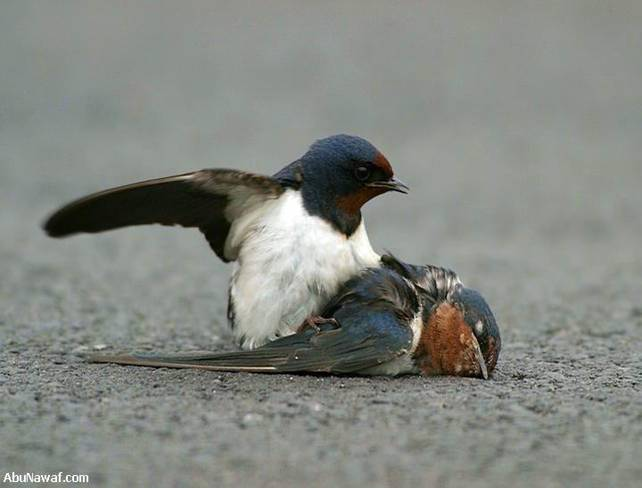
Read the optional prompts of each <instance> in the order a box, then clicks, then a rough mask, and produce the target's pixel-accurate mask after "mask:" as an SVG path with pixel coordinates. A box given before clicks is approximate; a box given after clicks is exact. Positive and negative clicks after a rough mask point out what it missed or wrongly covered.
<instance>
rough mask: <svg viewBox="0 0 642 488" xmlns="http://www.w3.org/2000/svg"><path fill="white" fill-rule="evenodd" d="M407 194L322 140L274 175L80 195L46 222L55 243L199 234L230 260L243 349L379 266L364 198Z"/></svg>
mask: <svg viewBox="0 0 642 488" xmlns="http://www.w3.org/2000/svg"><path fill="white" fill-rule="evenodd" d="M407 190H408V187H407V186H406V185H404V184H403V183H402V182H400V181H399V180H397V179H395V178H394V174H393V170H392V167H391V166H390V163H389V162H388V160H387V159H386V158H385V157H384V156H383V155H382V154H381V153H380V152H379V151H378V150H377V149H376V148H375V147H374V146H373V145H372V144H370V143H369V142H368V141H366V140H365V139H362V138H360V137H354V136H348V135H336V136H332V137H328V138H326V139H321V140H319V141H317V142H315V143H314V144H312V146H311V147H310V148H309V150H308V151H307V152H306V153H305V154H304V155H303V156H302V157H301V158H300V159H298V160H296V161H294V162H293V163H291V164H289V165H288V166H286V167H285V168H283V169H282V170H281V171H279V172H278V173H276V174H275V175H274V176H263V175H257V174H252V173H246V172H243V171H237V170H231V169H204V170H201V171H196V172H193V173H187V174H182V175H178V176H170V177H167V178H160V179H155V180H148V181H143V182H139V183H134V184H131V185H126V186H121V187H118V188H113V189H110V190H105V191H101V192H99V193H94V194H92V195H89V196H86V197H84V198H81V199H79V200H76V201H74V202H71V203H70V204H68V205H65V206H64V207H62V208H61V209H59V210H58V211H56V212H55V213H54V214H53V215H51V217H49V219H48V220H47V221H46V222H45V224H44V229H45V231H46V232H47V234H48V235H49V236H51V237H65V236H69V235H72V234H76V233H80V232H88V233H95V232H102V231H106V230H112V229H117V228H120V227H127V226H132V225H142V224H163V225H181V226H183V227H197V228H198V229H199V230H200V231H201V232H202V233H203V234H204V235H205V238H206V239H207V241H208V242H209V244H210V247H211V248H212V250H213V251H214V252H215V253H216V254H217V255H218V257H219V258H221V259H222V260H223V261H225V262H229V261H236V263H235V268H234V271H233V274H232V279H231V282H230V287H229V293H228V295H229V301H228V318H229V321H230V324H231V325H232V327H233V329H234V333H235V336H236V338H237V340H238V342H239V344H240V345H241V347H243V348H244V349H252V348H254V347H257V346H260V345H261V344H264V343H266V342H268V341H270V340H273V339H275V338H276V337H279V336H283V335H288V334H290V333H292V332H294V331H295V330H296V328H297V327H298V325H299V324H300V323H301V322H302V321H303V320H304V319H305V318H306V317H308V316H310V315H316V314H318V313H319V312H320V310H321V308H322V307H323V305H324V304H325V303H327V301H328V300H329V299H330V298H331V297H332V296H333V295H334V294H335V293H336V292H337V290H338V289H339V287H340V286H341V284H342V283H345V282H346V280H348V279H350V278H351V277H353V276H355V275H356V274H358V273H359V272H360V271H362V270H364V269H366V268H368V267H373V266H378V265H379V255H378V254H377V253H376V252H375V251H374V250H373V249H372V246H371V245H370V241H369V240H368V235H367V233H366V229H365V226H364V222H363V219H362V217H361V211H360V209H361V207H362V206H363V204H365V203H366V202H367V201H368V200H370V199H372V198H374V197H376V196H377V195H381V194H382V193H386V192H388V191H397V192H402V193H407Z"/></svg>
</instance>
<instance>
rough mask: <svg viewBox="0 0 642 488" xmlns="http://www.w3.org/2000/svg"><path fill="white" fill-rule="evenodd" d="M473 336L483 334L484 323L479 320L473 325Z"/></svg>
mask: <svg viewBox="0 0 642 488" xmlns="http://www.w3.org/2000/svg"><path fill="white" fill-rule="evenodd" d="M475 332H476V334H475V335H482V333H483V332H484V322H482V321H481V320H478V321H477V323H476V324H475Z"/></svg>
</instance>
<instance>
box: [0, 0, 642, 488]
mask: <svg viewBox="0 0 642 488" xmlns="http://www.w3.org/2000/svg"><path fill="white" fill-rule="evenodd" d="M257 3H258V2H257ZM640 5H641V4H640V2H622V1H614V2H608V3H605V2H585V1H568V2H550V3H549V2H523V3H522V2H518V3H512V4H511V3H508V4H507V3H505V2H483V3H480V2H476V1H472V0H471V1H467V2H452V3H450V2H448V3H447V2H434V3H431V4H426V5H423V6H418V5H414V4H412V5H410V4H409V3H408V4H405V5H404V6H403V7H402V6H401V5H397V4H395V5H389V4H387V3H381V4H379V3H378V2H372V3H371V2H368V3H366V2H359V3H357V2H355V3H345V2H336V3H334V2H333V3H323V4H321V3H319V4H316V6H314V7H313V6H312V5H307V6H304V4H303V3H300V2H291V3H288V2H285V3H283V2H277V3H275V4H273V5H272V6H271V7H270V8H268V7H267V6H265V4H259V5H252V4H251V3H249V2H248V3H245V4H243V3H241V2H238V3H232V2H230V3H221V4H217V3H213V2H203V3H192V2H190V3H188V4H187V5H183V4H181V6H180V7H179V6H178V3H176V2H136V3H133V2H130V3H124V2H122V3H121V2H118V3H110V4H108V5H107V4H104V3H100V2H95V3H94V2H44V1H42V2H30V1H21V2H2V5H0V66H2V69H1V71H0V194H1V195H2V199H1V201H2V208H1V209H0V236H1V238H0V276H1V279H0V343H1V348H0V398H1V400H0V438H1V439H2V442H0V476H4V473H5V472H12V471H14V472H17V473H23V472H58V471H64V472H65V473H86V474H89V475H90V480H91V483H90V484H91V486H109V487H112V486H113V487H118V486H143V485H148V486H159V487H165V486H274V487H281V486H366V485H367V486H395V487H396V486H439V487H455V486H468V487H476V486H493V487H502V486H546V487H558V486H559V487H567V486H582V487H591V486H596V487H602V486H639V485H637V483H638V482H639V480H640V479H641V478H642V463H640V452H641V448H642V442H641V439H642V414H641V412H642V395H641V394H640V382H641V379H642V378H641V372H642V353H641V346H642V298H641V297H642V251H641V249H642V247H641V242H642V192H641V191H640V188H641V183H642V137H640V127H642V111H641V110H640V103H641V102H642V81H641V80H642V57H641V56H640V52H642V49H641V48H642V41H641V38H640V18H642V8H641V7H640ZM343 131H346V132H350V133H356V134H360V135H363V136H365V137H367V138H368V139H370V140H371V141H373V142H374V143H375V144H377V145H378V146H379V147H380V148H381V149H382V150H383V152H384V153H385V154H386V155H387V156H388V158H389V159H390V160H391V161H392V162H393V165H394V167H395V168H396V170H397V175H398V176H399V177H400V178H401V179H403V180H406V182H407V183H409V184H410V185H411V187H412V192H411V195H408V196H401V195H396V194H394V195H387V196H384V197H382V198H379V199H377V201H375V202H371V203H370V204H369V205H368V206H367V208H366V210H365V217H366V220H367V223H368V228H369V232H370V237H371V240H372V241H373V243H374V245H375V247H376V248H378V249H380V250H384V249H388V250H391V251H393V252H395V253H396V254H398V255H399V256H401V257H403V258H405V259H406V260H408V261H411V262H416V263H428V262H429V263H435V264H441V265H446V266H450V267H452V268H454V269H456V270H457V271H458V272H459V273H460V274H461V276H463V278H464V280H465V282H466V283H467V284H468V285H469V286H473V287H475V288H478V289H480V290H481V291H482V292H483V294H484V295H485V297H486V298H487V300H488V302H489V303H490V304H491V306H492V307H493V309H494V311H495V314H496V316H497V318H498V321H499V324H500V327H501V330H502V335H503V344H504V350H503V351H502V355H501V358H500V362H499V365H498V370H497V372H496V374H495V376H494V378H493V379H492V380H491V381H487V382H484V381H480V380H469V379H454V378H429V379H426V378H419V377H404V378H398V379H389V378H356V377H324V376H261V375H249V374H248V375H234V374H218V373H208V372H201V371H181V370H171V371H170V370H162V369H160V370H153V369H147V368H129V367H119V366H109V365H89V364H85V363H83V362H82V361H81V360H79V359H77V357H76V355H75V352H82V351H87V350H92V349H103V350H105V351H108V350H122V349H126V350H150V351H151V350H153V351H166V352H172V351H178V350H189V349H205V348H208V349H221V350H222V349H226V348H230V347H232V346H231V343H230V334H229V331H228V330H227V328H226V324H225V320H224V316H225V306H226V305H225V298H226V281H227V276H228V274H229V266H226V265H224V264H222V263H221V262H219V261H218V260H217V259H216V258H215V256H214V255H213V254H211V253H210V251H209V249H208V246H207V244H206V242H205V241H204V239H202V237H201V236H200V235H199V234H198V232H195V231H179V230H174V229H164V228H140V229H129V230H126V231H119V232H114V233H111V234H105V235H102V236H83V237H78V238H74V239H69V240H63V241H54V240H50V239H47V238H46V237H45V236H44V235H43V234H42V232H41V231H40V230H39V229H38V224H39V223H40V222H41V221H42V219H43V218H44V217H45V215H46V214H47V212H49V211H51V210H53V208H54V207H56V206H57V205H59V204H62V203H64V202H65V201H67V200H68V199H71V198H74V197H77V196H80V195H82V194H84V193H86V192H89V191H94V190H98V189H102V188H105V187H108V186H112V185H117V184H122V183H127V182H130V181H135V180H137V179H144V178H149V177H157V176H164V175H168V174H172V173H179V172H184V171H188V170H191V169H198V168H201V167H216V166H227V167H234V168H243V169H249V170H255V171H261V172H273V171H276V170H277V169H279V168H280V167H281V166H283V165H284V164H285V163H287V162H289V161H291V160H293V159H294V158H295V157H296V156H298V155H299V154H301V153H302V152H303V151H304V150H305V147H306V146H307V144H308V143H309V142H311V141H312V140H314V139H315V138H318V137H321V136H325V135H328V134H332V133H337V132H343Z"/></svg>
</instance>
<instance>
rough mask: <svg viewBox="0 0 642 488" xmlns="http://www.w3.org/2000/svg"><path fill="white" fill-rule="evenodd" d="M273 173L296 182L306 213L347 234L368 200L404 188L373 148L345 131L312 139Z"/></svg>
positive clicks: (359, 216) (384, 160)
mask: <svg viewBox="0 0 642 488" xmlns="http://www.w3.org/2000/svg"><path fill="white" fill-rule="evenodd" d="M297 171H298V175H297V174H294V175H292V174H290V173H293V172H297ZM276 176H277V178H279V177H280V178H285V179H294V180H297V181H300V187H301V191H302V192H303V197H304V204H305V206H306V209H307V210H308V212H310V213H311V214H312V215H319V216H322V217H325V218H326V219H328V220H329V221H330V222H331V223H332V224H333V225H334V226H335V227H337V228H338V229H339V230H341V231H342V232H344V233H346V234H348V235H349V234H351V233H352V232H354V230H355V229H356V227H357V226H358V224H359V222H360V221H361V213H360V209H361V207H362V206H363V204H364V203H366V202H367V201H368V200H370V199H372V198H374V197H376V196H377V195H381V194H382V193H386V192H388V191H398V192H402V193H407V191H408V187H407V186H406V185H404V184H403V183H401V182H400V181H398V180H396V179H395V178H394V172H393V171H392V167H391V166H390V163H389V162H388V160H387V159H386V158H385V156H384V155H383V154H381V152H379V151H378V150H377V148H375V147H374V146H373V145H372V144H370V143H369V142H368V141H366V140H365V139H362V138H361V137H356V136H349V135H345V134H340V135H336V136H330V137H326V138H325V139H320V140H318V141H316V142H315V143H314V144H312V146H310V149H308V151H307V152H306V153H305V154H304V155H303V156H302V157H301V158H300V159H299V160H298V161H296V162H295V163H293V165H290V166H289V167H288V168H285V169H284V170H283V171H282V172H280V173H279V174H277V175H276Z"/></svg>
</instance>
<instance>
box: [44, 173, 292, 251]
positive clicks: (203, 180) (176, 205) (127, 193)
mask: <svg viewBox="0 0 642 488" xmlns="http://www.w3.org/2000/svg"><path fill="white" fill-rule="evenodd" d="M283 191H284V188H283V186H282V185H281V184H280V183H279V181H278V180H276V179H275V178H272V177H269V176H263V175H257V174H253V173H246V172H243V171H237V170H232V169H204V170H200V171H196V172H193V173H186V174H182V175H176V176H169V177H166V178H157V179H153V180H147V181H142V182H139V183H133V184H131V185H125V186H120V187H117V188H112V189H109V190H105V191H101V192H98V193H94V194H92V195H89V196H86V197H84V198H81V199H79V200H76V201H73V202H71V203H69V204H68V205H65V206H64V207H62V208H60V209H59V210H57V211H56V212H55V213H54V214H53V215H51V216H50V217H49V218H48V219H47V221H46V222H45V223H44V226H43V227H44V229H45V231H46V232H47V234H48V235H50V236H51V237H65V236H69V235H72V234H77V233H80V232H87V233H96V232H103V231H107V230H112V229H118V228H121V227H128V226H132V225H144V224H162V225H180V226H183V227H198V228H199V229H200V230H201V232H203V234H204V235H205V238H206V239H207V241H208V242H209V244H210V246H211V247H212V249H213V250H214V252H216V254H217V255H218V256H219V257H220V258H221V259H223V260H224V261H229V260H231V259H233V258H234V256H230V255H226V254H225V252H224V247H225V241H226V239H227V235H228V233H229V230H230V226H231V224H232V222H233V221H234V220H235V219H236V218H238V217H239V216H241V215H243V214H244V213H245V212H247V211H249V210H251V209H252V208H255V207H256V206H257V205H261V204H262V203H264V202H265V201H266V200H269V199H274V198H278V196H279V195H281V194H282V193H283Z"/></svg>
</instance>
